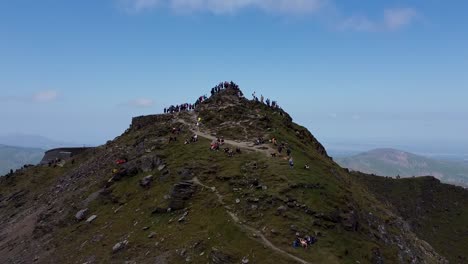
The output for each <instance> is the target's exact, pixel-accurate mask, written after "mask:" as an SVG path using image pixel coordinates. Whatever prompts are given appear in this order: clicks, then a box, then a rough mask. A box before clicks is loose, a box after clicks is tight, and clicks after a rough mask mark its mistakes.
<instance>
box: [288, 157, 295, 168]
mask: <svg viewBox="0 0 468 264" xmlns="http://www.w3.org/2000/svg"><path fill="white" fill-rule="evenodd" d="M289 167H290V168H291V169H292V168H294V160H293V158H292V157H290V158H289Z"/></svg>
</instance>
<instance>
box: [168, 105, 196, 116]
mask: <svg viewBox="0 0 468 264" xmlns="http://www.w3.org/2000/svg"><path fill="white" fill-rule="evenodd" d="M194 109H195V105H194V104H188V103H185V104H180V105H171V106H169V107H167V108H164V113H165V114H173V113H179V112H183V111H191V110H194Z"/></svg>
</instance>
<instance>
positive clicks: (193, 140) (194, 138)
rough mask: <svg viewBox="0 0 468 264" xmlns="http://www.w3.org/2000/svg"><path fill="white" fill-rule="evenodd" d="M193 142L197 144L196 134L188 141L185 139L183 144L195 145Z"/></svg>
mask: <svg viewBox="0 0 468 264" xmlns="http://www.w3.org/2000/svg"><path fill="white" fill-rule="evenodd" d="M195 142H198V135H197V134H194V135H193V136H192V137H191V138H190V139H186V140H185V142H184V144H185V145H188V144H190V143H195Z"/></svg>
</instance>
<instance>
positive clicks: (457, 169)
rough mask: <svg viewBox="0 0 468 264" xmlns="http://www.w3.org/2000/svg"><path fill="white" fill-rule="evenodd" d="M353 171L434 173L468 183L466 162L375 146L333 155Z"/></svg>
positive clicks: (461, 182)
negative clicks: (348, 153)
mask: <svg viewBox="0 0 468 264" xmlns="http://www.w3.org/2000/svg"><path fill="white" fill-rule="evenodd" d="M335 160H336V162H337V163H338V164H340V166H342V167H345V168H348V169H350V170H353V171H360V172H364V173H370V174H376V175H381V176H397V175H400V176H401V177H412V176H434V177H436V178H438V179H440V180H441V181H442V182H446V183H451V184H456V185H462V186H468V163H467V162H463V161H445V160H436V159H431V158H427V157H424V156H419V155H416V154H412V153H408V152H405V151H401V150H396V149H375V150H371V151H368V152H364V153H360V154H357V155H354V156H350V157H344V158H343V157H342V158H336V159H335Z"/></svg>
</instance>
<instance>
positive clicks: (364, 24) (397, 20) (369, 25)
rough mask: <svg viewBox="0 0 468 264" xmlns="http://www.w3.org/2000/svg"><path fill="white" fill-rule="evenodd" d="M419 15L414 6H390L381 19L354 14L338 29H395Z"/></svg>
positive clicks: (369, 30)
mask: <svg viewBox="0 0 468 264" xmlns="http://www.w3.org/2000/svg"><path fill="white" fill-rule="evenodd" d="M417 17H418V12H417V11H416V10H414V9H412V8H390V9H385V10H384V12H383V17H382V18H381V19H380V20H371V19H370V18H368V17H366V16H359V15H354V16H351V17H349V18H346V19H344V20H343V21H342V22H341V23H339V24H338V29H340V30H351V31H359V32H375V31H395V30H399V29H401V28H404V27H405V26H408V25H410V24H411V23H412V22H414V21H415V19H416V18H417Z"/></svg>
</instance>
